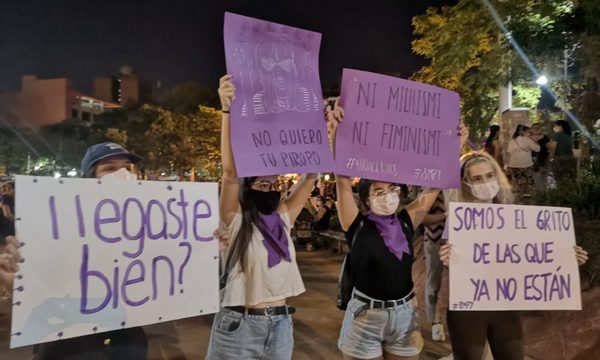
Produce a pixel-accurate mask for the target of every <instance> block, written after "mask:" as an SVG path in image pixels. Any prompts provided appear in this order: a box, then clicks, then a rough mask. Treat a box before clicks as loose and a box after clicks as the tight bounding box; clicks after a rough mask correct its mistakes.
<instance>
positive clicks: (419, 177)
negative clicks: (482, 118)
mask: <svg viewBox="0 0 600 360" xmlns="http://www.w3.org/2000/svg"><path fill="white" fill-rule="evenodd" d="M340 104H341V105H342V106H343V107H344V110H345V114H346V116H345V118H344V121H342V123H341V124H340V125H339V126H338V129H337V135H336V152H335V157H336V160H335V162H336V165H335V166H336V172H337V173H339V174H343V175H347V176H360V177H364V178H367V179H372V180H379V181H387V182H399V183H405V184H414V185H422V186H431V187H438V188H449V187H458V186H459V185H460V160H459V157H460V149H459V147H460V138H459V136H458V135H457V127H458V124H459V99H458V94H457V93H455V92H452V91H449V90H445V89H442V88H438V87H435V86H431V85H426V84H421V83H417V82H414V81H409V80H404V79H399V78H395V77H391V76H385V75H380V74H374V73H369V72H365V71H359V70H351V69H344V73H343V76H342V93H341V101H340Z"/></svg>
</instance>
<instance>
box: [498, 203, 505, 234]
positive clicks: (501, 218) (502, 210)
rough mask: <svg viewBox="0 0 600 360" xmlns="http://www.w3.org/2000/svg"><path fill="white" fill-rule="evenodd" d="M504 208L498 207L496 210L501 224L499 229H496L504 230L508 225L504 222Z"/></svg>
mask: <svg viewBox="0 0 600 360" xmlns="http://www.w3.org/2000/svg"><path fill="white" fill-rule="evenodd" d="M503 212H504V207H497V208H496V215H498V219H500V224H498V227H497V228H496V229H504V224H505V223H506V220H504V215H503Z"/></svg>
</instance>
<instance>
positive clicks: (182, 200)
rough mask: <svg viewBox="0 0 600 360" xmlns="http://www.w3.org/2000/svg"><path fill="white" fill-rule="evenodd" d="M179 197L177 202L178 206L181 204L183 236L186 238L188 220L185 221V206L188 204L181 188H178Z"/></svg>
mask: <svg viewBox="0 0 600 360" xmlns="http://www.w3.org/2000/svg"><path fill="white" fill-rule="evenodd" d="M179 198H180V200H179V201H178V202H177V205H178V206H181V218H182V219H183V238H184V239H187V238H188V221H187V211H186V208H187V206H188V204H189V203H188V202H187V201H185V194H184V192H183V190H179Z"/></svg>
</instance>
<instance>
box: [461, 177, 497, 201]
mask: <svg viewBox="0 0 600 360" xmlns="http://www.w3.org/2000/svg"><path fill="white" fill-rule="evenodd" d="M465 184H467V186H468V187H469V188H470V189H471V194H473V196H475V197H476V198H477V199H479V200H483V201H490V200H492V199H493V198H494V197H495V196H496V195H497V194H498V191H500V184H498V180H492V181H490V182H486V183H483V184H469V183H465Z"/></svg>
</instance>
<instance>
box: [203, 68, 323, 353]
mask: <svg viewBox="0 0 600 360" xmlns="http://www.w3.org/2000/svg"><path fill="white" fill-rule="evenodd" d="M219 96H220V98H221V106H222V113H223V114H222V128H221V156H222V162H223V176H222V184H221V195H220V209H219V212H220V217H221V223H222V227H223V228H224V229H225V237H226V238H227V239H229V240H230V241H229V243H228V244H227V246H225V249H224V251H223V252H222V257H221V259H222V264H224V266H223V269H222V270H223V276H222V281H221V287H222V290H221V291H222V299H221V310H220V311H219V313H217V315H216V316H215V319H214V322H213V326H212V331H211V339H210V342H209V348H208V355H207V359H235V358H238V359H291V357H292V350H293V346H294V339H293V335H292V319H291V314H292V313H293V312H294V311H295V309H294V308H292V307H289V306H287V304H286V299H287V298H288V297H291V296H296V295H299V294H301V293H303V292H304V291H305V289H304V284H303V282H302V278H301V277H300V271H299V269H298V264H297V263H296V253H295V250H294V245H293V243H292V241H291V238H290V229H291V227H292V226H293V224H294V220H295V219H296V217H297V216H298V214H299V213H300V211H301V210H302V207H303V205H304V203H305V202H306V199H307V198H308V197H309V195H310V189H311V187H312V184H313V183H314V181H315V179H316V178H317V176H316V175H305V176H304V177H303V179H302V180H301V181H299V182H298V183H297V184H296V186H295V188H294V189H293V191H292V192H291V194H290V195H289V196H288V197H287V198H286V199H285V200H284V201H280V200H281V199H280V196H281V190H282V186H281V185H282V184H281V183H279V182H278V177H277V176H276V175H273V176H260V177H253V178H238V176H237V173H236V168H235V163H234V159H233V154H232V150H231V141H230V119H229V107H230V105H231V102H232V101H233V100H234V99H235V86H234V85H233V83H232V76H231V75H225V76H223V77H222V78H221V79H220V86H219Z"/></svg>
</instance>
